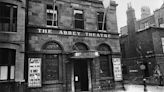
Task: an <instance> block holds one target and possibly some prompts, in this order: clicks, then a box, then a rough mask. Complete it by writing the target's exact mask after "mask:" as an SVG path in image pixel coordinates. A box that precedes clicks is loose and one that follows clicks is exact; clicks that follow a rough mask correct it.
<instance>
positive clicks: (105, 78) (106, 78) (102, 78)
mask: <svg viewBox="0 0 164 92" xmlns="http://www.w3.org/2000/svg"><path fill="white" fill-rule="evenodd" d="M111 79H113V77H101V78H100V80H111Z"/></svg>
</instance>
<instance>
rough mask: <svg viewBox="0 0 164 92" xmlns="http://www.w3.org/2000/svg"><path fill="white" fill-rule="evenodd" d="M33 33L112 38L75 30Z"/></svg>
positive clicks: (50, 30)
mask: <svg viewBox="0 0 164 92" xmlns="http://www.w3.org/2000/svg"><path fill="white" fill-rule="evenodd" d="M31 32H35V33H41V34H56V35H65V36H68V35H69V36H84V37H99V38H111V34H110V33H102V32H85V31H74V30H54V29H41V28H38V29H35V30H31Z"/></svg>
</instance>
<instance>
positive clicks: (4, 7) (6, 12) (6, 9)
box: [0, 5, 10, 17]
mask: <svg viewBox="0 0 164 92" xmlns="http://www.w3.org/2000/svg"><path fill="white" fill-rule="evenodd" d="M0 8H1V9H0V10H1V11H0V12H1V14H0V16H1V17H10V7H9V6H7V5H2V6H0Z"/></svg>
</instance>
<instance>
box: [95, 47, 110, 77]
mask: <svg viewBox="0 0 164 92" xmlns="http://www.w3.org/2000/svg"><path fill="white" fill-rule="evenodd" d="M97 50H98V51H99V52H100V57H99V60H100V76H101V77H110V76H112V68H111V67H112V64H111V62H112V57H111V55H110V52H111V49H110V47H109V46H108V45H107V44H101V45H99V46H98V49H97ZM101 52H107V53H104V54H103V53H101Z"/></svg>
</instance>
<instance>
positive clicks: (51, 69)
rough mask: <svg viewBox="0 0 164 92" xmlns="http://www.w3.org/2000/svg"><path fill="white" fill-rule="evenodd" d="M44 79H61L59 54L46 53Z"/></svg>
mask: <svg viewBox="0 0 164 92" xmlns="http://www.w3.org/2000/svg"><path fill="white" fill-rule="evenodd" d="M44 62H45V63H44V73H43V79H44V81H53V80H58V79H59V60H58V55H45V59H44Z"/></svg>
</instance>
